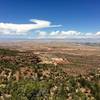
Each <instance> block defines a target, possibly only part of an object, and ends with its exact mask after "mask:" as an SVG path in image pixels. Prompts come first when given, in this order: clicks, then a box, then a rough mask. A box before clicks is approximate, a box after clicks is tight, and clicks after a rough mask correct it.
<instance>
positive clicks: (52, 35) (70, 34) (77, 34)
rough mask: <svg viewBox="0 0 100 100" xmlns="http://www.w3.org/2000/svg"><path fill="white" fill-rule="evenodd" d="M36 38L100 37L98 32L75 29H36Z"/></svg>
mask: <svg viewBox="0 0 100 100" xmlns="http://www.w3.org/2000/svg"><path fill="white" fill-rule="evenodd" d="M36 33H37V38H97V37H100V32H97V33H82V32H78V31H75V30H69V31H52V32H46V31H36Z"/></svg>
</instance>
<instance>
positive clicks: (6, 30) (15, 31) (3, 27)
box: [0, 19, 61, 35]
mask: <svg viewBox="0 0 100 100" xmlns="http://www.w3.org/2000/svg"><path fill="white" fill-rule="evenodd" d="M30 21H31V22H32V23H29V24H14V23H0V34H8V35H24V34H27V33H28V32H29V31H30V30H34V29H41V28H48V27H60V26H61V25H51V22H50V21H45V20H37V19H31V20H30Z"/></svg>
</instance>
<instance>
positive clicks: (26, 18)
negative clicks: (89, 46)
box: [0, 0, 100, 38]
mask: <svg viewBox="0 0 100 100" xmlns="http://www.w3.org/2000/svg"><path fill="white" fill-rule="evenodd" d="M30 19H33V20H31V21H30ZM32 26H33V27H32ZM99 31H100V0H0V37H1V38H6V37H11V38H13V37H14V38H25V37H27V38H44V37H45V38H51V37H54V38H56V37H57V38H60V37H61V38H66V37H70V36H71V37H77V36H80V35H85V37H86V36H92V37H94V35H95V36H97V35H100V32H99Z"/></svg>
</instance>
